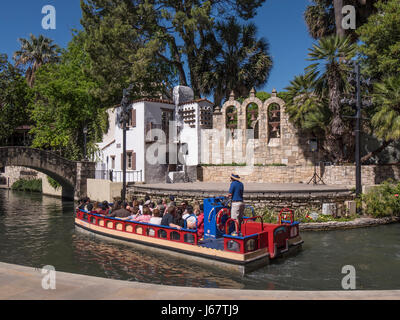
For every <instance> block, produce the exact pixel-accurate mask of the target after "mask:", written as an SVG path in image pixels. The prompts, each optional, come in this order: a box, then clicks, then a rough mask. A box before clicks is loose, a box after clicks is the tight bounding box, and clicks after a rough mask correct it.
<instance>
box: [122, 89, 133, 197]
mask: <svg viewBox="0 0 400 320" xmlns="http://www.w3.org/2000/svg"><path fill="white" fill-rule="evenodd" d="M132 89H133V85H132V84H131V85H130V86H129V87H128V88H126V89H124V91H123V96H122V101H121V120H122V191H121V200H122V201H125V200H126V125H127V122H128V116H129V110H128V107H129V97H130V94H131V91H132Z"/></svg>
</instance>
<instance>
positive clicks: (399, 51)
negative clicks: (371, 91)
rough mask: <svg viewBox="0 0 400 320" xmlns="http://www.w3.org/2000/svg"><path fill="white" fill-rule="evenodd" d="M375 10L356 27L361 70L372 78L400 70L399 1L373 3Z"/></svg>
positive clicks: (390, 0) (377, 78)
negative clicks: (360, 25) (359, 41)
mask: <svg viewBox="0 0 400 320" xmlns="http://www.w3.org/2000/svg"><path fill="white" fill-rule="evenodd" d="M376 8H377V13H376V14H374V15H372V16H371V17H370V18H369V20H368V22H367V23H366V24H364V25H363V26H362V27H361V28H359V29H358V31H357V33H358V34H359V36H360V40H361V41H362V43H361V46H360V51H361V55H362V64H363V67H364V69H365V70H364V71H365V72H366V73H367V74H368V75H369V76H370V77H372V78H373V79H374V80H379V79H382V78H384V77H385V76H387V75H395V74H398V73H399V72H400V58H399V57H400V2H399V1H398V0H389V1H387V2H384V1H382V2H379V3H377V4H376Z"/></svg>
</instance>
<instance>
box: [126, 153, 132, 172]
mask: <svg viewBox="0 0 400 320" xmlns="http://www.w3.org/2000/svg"><path fill="white" fill-rule="evenodd" d="M127 161H128V164H127V168H128V169H132V152H128V154H127Z"/></svg>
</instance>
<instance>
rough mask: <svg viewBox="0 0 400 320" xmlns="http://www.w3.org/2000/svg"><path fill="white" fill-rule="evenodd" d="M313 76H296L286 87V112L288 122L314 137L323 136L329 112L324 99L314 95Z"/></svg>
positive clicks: (314, 83) (314, 84) (327, 123)
mask: <svg viewBox="0 0 400 320" xmlns="http://www.w3.org/2000/svg"><path fill="white" fill-rule="evenodd" d="M315 80H316V79H315V74H313V75H309V76H305V75H300V76H296V77H295V78H294V79H293V80H292V81H291V82H290V85H289V86H288V87H286V88H285V90H286V91H287V103H286V112H287V113H288V115H289V119H290V121H291V122H292V123H293V124H294V125H295V126H296V127H297V128H300V129H301V130H302V131H305V132H309V133H311V134H312V135H313V136H315V137H321V136H324V135H325V133H326V132H325V131H326V128H327V127H328V125H329V120H330V111H329V109H328V107H327V106H328V104H327V101H326V98H324V97H323V96H321V95H317V94H316V93H315V86H316V82H315Z"/></svg>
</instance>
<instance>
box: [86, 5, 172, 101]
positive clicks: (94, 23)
mask: <svg viewBox="0 0 400 320" xmlns="http://www.w3.org/2000/svg"><path fill="white" fill-rule="evenodd" d="M81 8H82V20H81V23H82V25H83V27H84V29H85V32H86V34H87V35H88V36H87V37H86V38H85V43H84V48H85V50H86V52H87V53H88V55H89V57H90V63H89V64H88V67H87V70H88V71H90V73H91V75H92V76H93V77H94V78H95V79H96V81H97V82H99V83H100V84H101V85H100V86H99V88H98V90H97V91H96V96H97V97H99V98H100V99H101V100H102V103H103V104H105V105H108V106H113V105H116V104H119V103H120V101H121V97H122V92H123V89H124V88H127V87H128V86H129V85H130V84H132V85H133V86H134V87H133V90H132V95H133V98H137V97H142V96H151V97H154V96H155V95H157V96H160V95H161V94H167V93H168V91H169V90H168V89H169V88H168V83H169V82H171V79H174V77H175V75H174V68H173V65H171V64H169V63H166V62H165V61H164V60H162V59H161V58H160V57H159V56H158V52H160V51H161V52H162V51H164V49H165V46H166V43H165V41H166V40H165V39H162V38H161V37H158V34H159V31H158V30H157V29H156V22H155V16H154V13H153V11H152V10H153V5H152V4H151V3H150V2H147V1H130V0H122V1H117V0H111V1H108V0H87V1H83V0H81Z"/></svg>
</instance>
